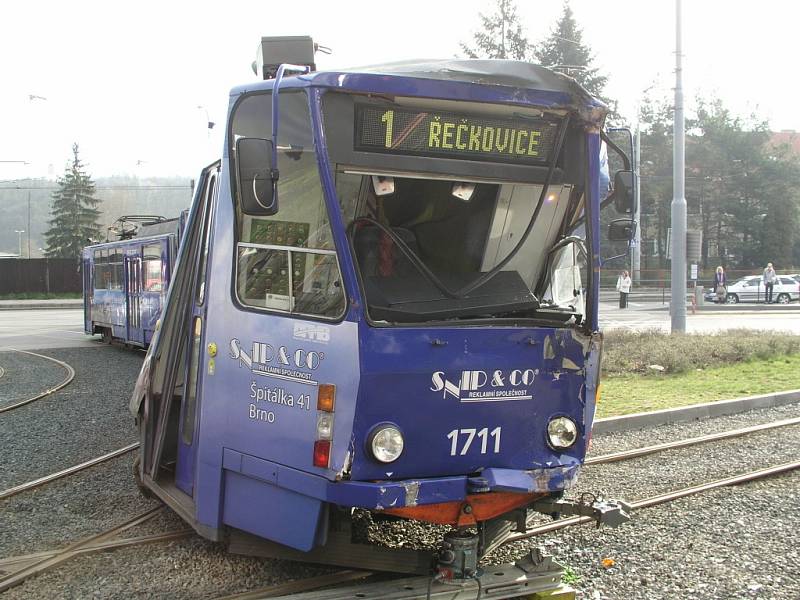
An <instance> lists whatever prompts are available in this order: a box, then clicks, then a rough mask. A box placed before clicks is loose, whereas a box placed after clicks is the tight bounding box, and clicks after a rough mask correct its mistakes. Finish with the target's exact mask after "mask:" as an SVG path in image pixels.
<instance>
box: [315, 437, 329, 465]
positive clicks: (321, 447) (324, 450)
mask: <svg viewBox="0 0 800 600" xmlns="http://www.w3.org/2000/svg"><path fill="white" fill-rule="evenodd" d="M330 458H331V442H330V440H317V441H316V442H314V466H315V467H322V468H323V469H327V468H328V462H329V461H330Z"/></svg>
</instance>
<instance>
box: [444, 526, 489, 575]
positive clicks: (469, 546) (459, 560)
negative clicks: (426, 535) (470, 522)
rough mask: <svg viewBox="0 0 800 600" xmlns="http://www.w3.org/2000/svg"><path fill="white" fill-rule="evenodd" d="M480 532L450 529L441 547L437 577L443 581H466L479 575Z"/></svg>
mask: <svg viewBox="0 0 800 600" xmlns="http://www.w3.org/2000/svg"><path fill="white" fill-rule="evenodd" d="M478 541H479V538H478V534H476V533H470V532H468V531H458V530H454V531H448V532H447V533H445V534H444V539H443V540H442V543H441V545H440V547H439V553H438V554H439V560H438V561H437V563H436V568H435V573H436V578H437V579H439V580H442V581H454V582H456V581H466V580H467V579H475V578H476V577H477V576H478V574H479V573H478Z"/></svg>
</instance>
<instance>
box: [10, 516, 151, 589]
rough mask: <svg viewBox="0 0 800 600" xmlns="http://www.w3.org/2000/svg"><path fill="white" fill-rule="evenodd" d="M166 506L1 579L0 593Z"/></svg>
mask: <svg viewBox="0 0 800 600" xmlns="http://www.w3.org/2000/svg"><path fill="white" fill-rule="evenodd" d="M163 508H164V505H161V506H157V507H156V508H151V509H150V510H148V511H145V512H143V513H141V514H139V515H137V516H135V517H133V518H131V519H128V520H127V521H125V522H124V523H121V524H120V525H117V526H116V527H112V528H111V529H107V530H106V531H103V532H101V533H97V534H94V535H92V536H89V537H87V538H84V539H83V540H80V541H78V542H75V543H74V544H71V545H69V546H67V547H66V548H64V549H63V550H59V551H57V552H56V553H55V554H53V555H52V556H49V557H47V558H42V559H41V560H38V561H36V562H34V563H32V564H29V565H28V566H27V567H25V568H23V569H20V570H18V571H15V572H13V573H11V574H10V575H6V576H5V577H0V592H4V591H6V590H8V589H10V588H12V587H14V586H16V585H19V584H20V583H22V582H23V581H25V580H26V579H28V578H29V577H32V576H34V575H40V574H41V573H44V572H45V571H48V570H49V569H52V568H53V567H56V566H58V565H60V564H61V563H63V562H66V561H68V560H69V559H71V558H73V557H75V556H78V555H79V554H80V553H81V551H83V550H84V549H85V548H87V547H89V546H91V545H92V544H98V543H100V542H105V541H107V540H109V539H111V538H113V537H114V536H116V535H119V534H120V533H122V532H123V531H126V530H127V529H130V528H131V527H135V526H136V525H140V524H142V523H144V522H146V521H149V520H150V519H152V518H153V517H155V516H156V515H157V514H158V513H159V512H160V511H161V510H162V509H163Z"/></svg>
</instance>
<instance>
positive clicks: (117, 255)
mask: <svg viewBox="0 0 800 600" xmlns="http://www.w3.org/2000/svg"><path fill="white" fill-rule="evenodd" d="M122 263H123V254H122V249H121V248H112V249H110V250H109V251H108V264H107V265H106V271H107V274H106V280H107V285H106V287H107V289H109V290H117V291H119V290H122V289H124V287H125V275H124V272H123V266H122Z"/></svg>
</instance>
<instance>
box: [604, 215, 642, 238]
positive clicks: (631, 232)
mask: <svg viewBox="0 0 800 600" xmlns="http://www.w3.org/2000/svg"><path fill="white" fill-rule="evenodd" d="M635 235H636V221H634V220H633V219H614V220H613V221H611V223H609V224H608V239H609V240H610V241H612V242H629V241H631V240H632V239H633V236H635Z"/></svg>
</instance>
